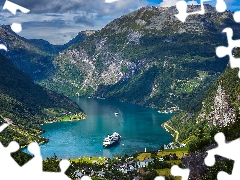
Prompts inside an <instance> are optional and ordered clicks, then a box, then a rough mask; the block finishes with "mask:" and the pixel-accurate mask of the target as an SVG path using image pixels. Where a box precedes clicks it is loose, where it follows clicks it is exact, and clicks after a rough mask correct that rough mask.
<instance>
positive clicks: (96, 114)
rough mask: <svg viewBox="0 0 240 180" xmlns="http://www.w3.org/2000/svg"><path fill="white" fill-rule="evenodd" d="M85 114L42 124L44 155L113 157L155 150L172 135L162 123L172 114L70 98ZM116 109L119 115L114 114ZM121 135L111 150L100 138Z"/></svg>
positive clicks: (170, 139) (103, 101)
mask: <svg viewBox="0 0 240 180" xmlns="http://www.w3.org/2000/svg"><path fill="white" fill-rule="evenodd" d="M73 100H74V101H75V102H76V103H78V105H79V106H80V107H81V108H82V109H83V110H84V112H85V113H86V114H87V115H88V118H87V119H85V120H81V121H77V122H58V123H53V124H44V125H43V126H42V128H43V129H44V130H45V131H46V132H45V133H44V134H43V136H44V137H47V138H49V140H50V141H49V143H47V144H44V145H42V146H41V153H42V156H43V158H46V157H50V156H52V155H53V154H54V153H56V155H57V156H58V157H59V158H76V157H81V156H83V155H88V156H105V157H112V156H115V155H124V154H125V153H126V154H133V153H135V152H143V151H144V149H145V148H146V149H147V151H150V150H157V149H159V148H160V146H161V145H162V144H167V143H169V142H170V141H172V137H171V136H170V134H169V133H168V132H166V131H165V130H164V129H163V128H162V127H161V124H162V123H163V122H165V121H167V120H168V119H169V118H170V117H171V116H172V115H170V114H160V113H158V112H157V110H156V109H151V108H146V107H142V106H139V105H133V104H129V103H121V102H116V101H108V100H102V99H90V98H74V99H73ZM115 112H118V113H119V115H118V116H115V114H114V113H115ZM115 131H116V132H118V133H119V134H120V135H121V136H122V141H121V143H120V144H119V145H117V146H115V147H112V148H110V149H104V148H103V147H102V141H103V139H104V138H105V137H106V136H107V135H108V134H111V133H113V132H115Z"/></svg>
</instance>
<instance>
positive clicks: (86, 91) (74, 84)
mask: <svg viewBox="0 0 240 180" xmlns="http://www.w3.org/2000/svg"><path fill="white" fill-rule="evenodd" d="M199 7H200V6H189V8H190V11H195V10H198V9H199ZM204 7H205V9H206V14H205V15H202V16H201V15H193V16H190V17H188V18H187V20H186V23H184V24H183V23H181V22H180V21H179V20H178V19H177V18H176V17H175V16H174V14H176V13H177V10H176V8H175V7H170V8H156V7H143V8H141V9H139V10H136V11H133V12H131V13H130V14H128V15H124V16H121V17H120V18H117V19H115V20H113V21H112V22H110V23H109V24H108V25H106V26H105V27H104V28H103V29H102V30H100V31H97V32H95V33H94V34H93V35H91V36H89V37H88V38H87V39H86V40H85V41H83V42H81V43H77V44H74V45H72V46H71V47H70V48H68V49H67V50H64V51H62V52H61V53H60V54H59V55H58V56H57V57H56V58H55V59H54V61H53V64H54V66H55V68H56V69H57V71H56V73H55V75H53V76H52V78H51V79H45V80H42V81H40V82H39V84H41V85H42V86H44V87H46V88H49V89H51V90H53V91H56V92H58V93H62V94H65V95H67V96H74V95H79V96H92V97H104V98H107V99H113V100H120V101H127V102H131V103H137V104H141V105H144V106H150V107H156V108H162V109H167V108H170V107H180V109H187V107H185V106H186V105H184V101H183V99H188V100H189V99H190V98H191V97H192V96H196V97H198V96H199V97H200V94H201V93H200V92H203V89H202V88H201V87H205V86H206V87H207V86H209V84H211V82H213V81H214V80H215V79H216V78H217V77H218V75H219V74H220V73H221V72H222V71H223V70H224V69H225V67H226V65H227V62H228V60H227V59H226V58H225V59H218V58H217V57H216V54H215V47H217V46H218V45H220V44H221V45H224V44H225V45H227V41H226V38H224V36H223V34H222V29H223V28H224V27H227V26H229V25H230V24H232V25H233V29H234V30H239V29H240V26H239V24H236V23H234V20H233V17H232V13H231V12H230V11H226V12H224V13H217V12H216V10H215V8H213V7H211V6H210V5H204ZM209 39H211V41H210V40H209ZM151 73H153V78H152V79H151V78H147V76H148V74H151ZM161 77H165V79H163V78H161ZM202 77H204V78H202ZM173 79H176V81H175V80H173ZM178 80H179V81H178ZM189 81H190V82H192V83H195V84H196V85H195V86H194V87H189ZM136 87H138V88H136ZM137 89H141V90H144V91H139V90H137ZM131 92H135V93H132V94H131ZM129 94H131V95H129ZM174 95H175V96H174ZM196 101H197V100H196ZM163 102H167V103H163Z"/></svg>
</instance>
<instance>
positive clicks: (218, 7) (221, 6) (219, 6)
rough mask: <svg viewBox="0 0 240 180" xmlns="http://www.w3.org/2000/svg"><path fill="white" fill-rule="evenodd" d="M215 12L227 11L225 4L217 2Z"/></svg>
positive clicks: (220, 0)
mask: <svg viewBox="0 0 240 180" xmlns="http://www.w3.org/2000/svg"><path fill="white" fill-rule="evenodd" d="M216 10H217V11H218V12H224V11H226V10H227V5H226V3H225V1H224V0H217V3H216Z"/></svg>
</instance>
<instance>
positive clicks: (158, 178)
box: [154, 176, 165, 180]
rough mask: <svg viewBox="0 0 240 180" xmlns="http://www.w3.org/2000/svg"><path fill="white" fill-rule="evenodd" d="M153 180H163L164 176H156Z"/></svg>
mask: <svg viewBox="0 0 240 180" xmlns="http://www.w3.org/2000/svg"><path fill="white" fill-rule="evenodd" d="M154 180H165V177H164V176H157V177H155V178H154Z"/></svg>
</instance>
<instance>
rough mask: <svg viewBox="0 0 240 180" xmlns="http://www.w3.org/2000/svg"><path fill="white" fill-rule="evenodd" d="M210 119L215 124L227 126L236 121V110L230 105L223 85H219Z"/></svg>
mask: <svg viewBox="0 0 240 180" xmlns="http://www.w3.org/2000/svg"><path fill="white" fill-rule="evenodd" d="M208 119H209V120H210V122H211V123H212V124H213V125H214V126H218V127H220V128H221V127H225V126H227V125H228V124H233V123H234V122H235V121H236V111H235V109H234V108H232V107H230V105H229V103H228V100H227V95H226V94H225V91H224V90H223V89H222V87H221V85H219V86H218V89H217V94H216V97H215V99H214V104H213V106H212V112H211V113H210V114H209V117H208Z"/></svg>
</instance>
